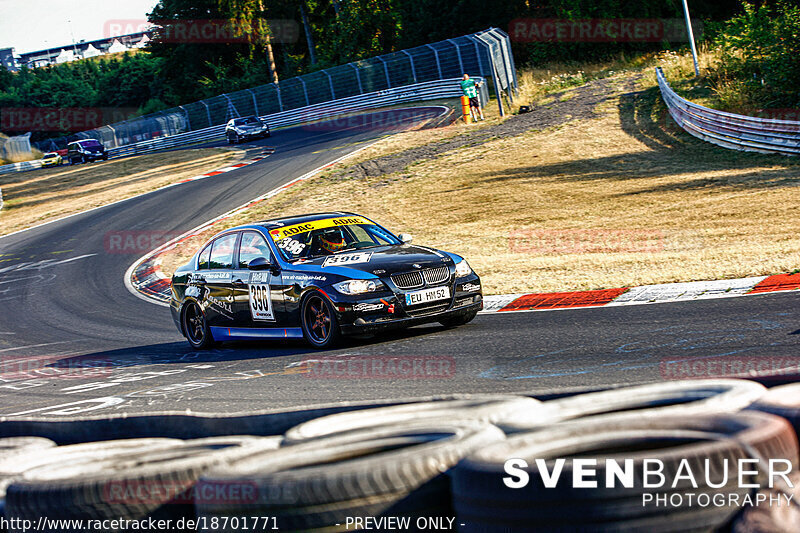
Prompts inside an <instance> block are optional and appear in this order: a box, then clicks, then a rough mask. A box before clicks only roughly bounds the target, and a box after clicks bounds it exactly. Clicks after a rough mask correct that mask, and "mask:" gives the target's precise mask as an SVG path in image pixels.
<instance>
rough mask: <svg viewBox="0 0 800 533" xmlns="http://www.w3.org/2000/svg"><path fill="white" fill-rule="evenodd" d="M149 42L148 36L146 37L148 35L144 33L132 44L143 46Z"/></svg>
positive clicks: (136, 46)
mask: <svg viewBox="0 0 800 533" xmlns="http://www.w3.org/2000/svg"><path fill="white" fill-rule="evenodd" d="M149 42H150V37H148V35H147V34H146V33H145V34H144V35H142V39H141V40H140V41H139V42H138V43H136V44H134V45H133V48H144V47H145V46H147V43H149Z"/></svg>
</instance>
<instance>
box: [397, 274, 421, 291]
mask: <svg viewBox="0 0 800 533" xmlns="http://www.w3.org/2000/svg"><path fill="white" fill-rule="evenodd" d="M392 282H393V283H394V284H395V285H397V287H398V288H400V289H416V288H419V287H422V286H423V285H425V280H424V279H423V278H422V272H419V271H417V272H406V273H404V274H394V275H393V276H392Z"/></svg>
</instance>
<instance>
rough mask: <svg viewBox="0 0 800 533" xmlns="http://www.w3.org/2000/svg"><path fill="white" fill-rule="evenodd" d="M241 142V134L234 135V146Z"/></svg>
mask: <svg viewBox="0 0 800 533" xmlns="http://www.w3.org/2000/svg"><path fill="white" fill-rule="evenodd" d="M240 140H241V139H240V138H239V134H238V133H234V134H233V144H239V141H240Z"/></svg>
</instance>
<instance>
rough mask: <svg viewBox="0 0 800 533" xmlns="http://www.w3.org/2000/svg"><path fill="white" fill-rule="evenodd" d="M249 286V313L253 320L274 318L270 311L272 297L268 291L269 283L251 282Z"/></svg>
mask: <svg viewBox="0 0 800 533" xmlns="http://www.w3.org/2000/svg"><path fill="white" fill-rule="evenodd" d="M249 287H250V314H251V315H252V316H253V320H275V315H274V314H273V313H272V298H271V297H270V293H269V284H267V283H255V284H253V283H251V284H250V285H249Z"/></svg>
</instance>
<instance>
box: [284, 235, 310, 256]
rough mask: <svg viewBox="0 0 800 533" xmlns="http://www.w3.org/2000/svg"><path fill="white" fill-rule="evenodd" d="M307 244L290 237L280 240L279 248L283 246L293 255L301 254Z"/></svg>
mask: <svg viewBox="0 0 800 533" xmlns="http://www.w3.org/2000/svg"><path fill="white" fill-rule="evenodd" d="M305 247H306V245H305V244H303V243H302V242H300V241H296V240H294V239H291V238H289V237H287V238H285V239H283V240H281V241H278V248H283V249H284V250H286V251H287V252H289V253H290V254H292V255H300V254H301V253H302V252H303V250H304V249H305Z"/></svg>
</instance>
